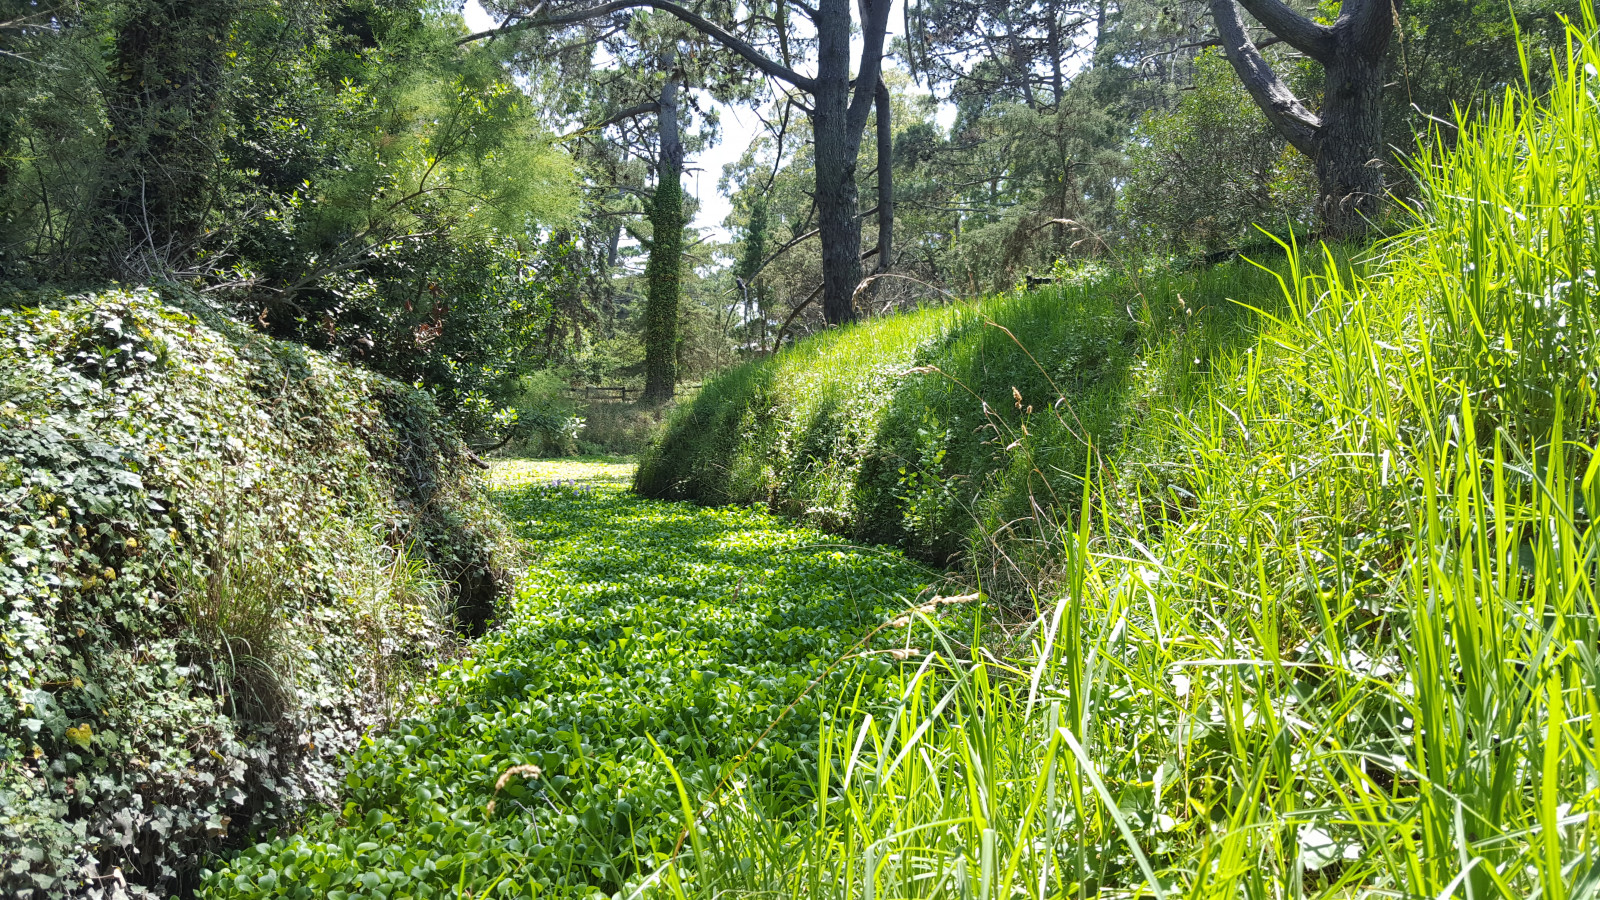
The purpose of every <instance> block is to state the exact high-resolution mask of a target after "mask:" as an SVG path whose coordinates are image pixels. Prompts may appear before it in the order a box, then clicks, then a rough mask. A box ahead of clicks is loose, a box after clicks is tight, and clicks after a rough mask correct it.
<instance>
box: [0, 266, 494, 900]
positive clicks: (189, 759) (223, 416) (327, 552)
mask: <svg viewBox="0 0 1600 900" xmlns="http://www.w3.org/2000/svg"><path fill="white" fill-rule="evenodd" d="M193 308H195V309H196V310H198V311H201V312H202V314H203V312H204V307H203V306H199V305H196V306H194V307H193ZM208 321H209V322H210V324H207V322H208ZM508 544H509V538H508V536H507V535H506V534H505V532H504V526H503V523H502V522H501V520H499V519H498V518H497V517H496V515H495V513H494V511H493V510H492V509H491V508H490V507H488V504H487V502H486V499H485V497H484V495H483V492H482V486H481V485H480V484H479V483H478V481H477V479H476V477H475V470H474V469H472V467H470V466H469V465H468V463H467V460H466V458H465V456H464V455H463V453H462V448H461V446H460V444H459V442H458V441H457V440H456V439H455V438H454V437H453V436H452V434H451V433H450V432H449V431H448V429H446V428H444V427H443V426H442V423H441V421H440V420H439V418H438V415H437V413H436V412H435V411H434V409H433V406H432V404H431V402H429V401H428V399H427V397H426V396H425V395H423V394H421V393H420V392H417V391H413V390H411V389H409V388H405V387H403V386H401V385H398V384H395V383H393V382H391V381H388V380H386V379H383V378H380V377H377V376H374V375H372V374H370V373H365V372H362V371H360V370H356V369H353V368H350V367H348V366H344V365H340V364H338V363H335V362H332V361H331V360H328V359H327V358H325V357H322V356H320V355H318V354H315V353H311V352H307V351H305V350H303V349H302V348H299V347H297V346H294V345H289V344H282V343H278V342H275V341H271V340H268V339H265V338H262V337H260V336H259V335H255V334H253V333H251V332H250V331H249V330H248V329H245V328H243V327H240V326H238V325H235V324H232V323H228V322H226V321H223V320H220V319H218V318H217V317H215V316H205V318H204V320H202V319H201V318H196V317H195V316H192V315H189V314H186V313H184V312H181V311H179V310H178V309H176V308H174V307H173V306H170V305H168V304H166V303H164V302H163V301H162V298H160V297H158V296H157V295H155V294H154V293H151V292H146V291H137V292H122V291H111V292H107V293H103V294H97V295H93V296H86V297H72V298H63V297H50V298H41V302H30V303H29V304H27V305H21V304H19V305H17V306H16V307H15V308H11V309H7V310H4V311H0V614H3V623H0V665H3V671H4V702H3V703H0V892H3V893H5V894H6V895H7V896H12V895H15V896H32V897H35V898H40V897H62V896H83V895H85V892H91V893H92V892H93V891H100V890H108V891H109V888H108V887H107V885H108V884H112V883H114V882H123V883H126V884H127V885H128V886H129V890H131V891H133V892H135V893H136V894H138V892H139V891H145V890H147V891H151V892H153V894H154V895H157V896H166V895H169V894H171V893H174V892H182V891H185V890H187V889H188V888H189V887H191V886H192V885H193V882H194V879H195V876H196V873H197V869H198V863H199V862H200V860H201V859H202V858H203V857H204V856H205V855H206V854H209V853H214V852H219V851H224V850H227V849H228V848H230V847H238V846H240V845H241V844H243V843H245V842H247V841H248V840H249V839H250V838H251V837H253V835H254V834H255V833H258V832H265V831H270V830H273V829H279V828H287V827H291V826H292V825H293V824H294V823H295V822H297V821H298V819H299V818H300V816H301V815H303V814H304V811H305V810H306V808H307V807H308V806H311V805H313V804H316V803H319V802H320V803H326V802H332V801H334V800H335V799H336V797H337V791H338V786H339V784H340V779H341V777H342V775H343V769H342V766H343V757H344V756H345V754H348V753H349V752H351V751H353V750H354V749H355V748H356V746H357V744H358V742H359V741H360V739H361V736H362V735H363V734H364V733H365V732H366V731H367V730H368V729H370V728H373V727H374V726H377V725H380V724H382V723H383V722H385V721H386V720H387V719H388V717H389V716H390V714H391V713H392V709H393V707H394V706H395V701H396V700H397V697H396V692H397V690H398V685H400V684H402V683H403V682H404V681H406V680H407V679H408V678H409V677H412V676H415V675H420V674H423V673H425V672H426V671H427V670H428V668H429V666H431V664H432V663H433V662H434V660H435V658H436V657H438V656H439V655H440V654H441V653H443V652H444V651H446V650H447V648H448V647H450V646H452V645H453V644H454V643H455V639H454V631H455V628H456V626H458V625H460V626H471V625H473V624H477V625H482V624H483V623H484V622H485V621H486V620H487V619H488V618H489V616H490V615H491V614H492V612H493V608H494V605H495V603H496V600H497V596H498V594H499V592H500V590H501V589H502V583H501V582H502V581H503V579H504V571H503V570H504V567H505V566H506V564H507V563H508V562H509V560H508V559H507V558H506V557H505V556H504V555H503V553H502V552H501V551H502V550H503V549H504V548H506V547H507V546H508ZM139 895H140V896H143V895H142V894H139Z"/></svg>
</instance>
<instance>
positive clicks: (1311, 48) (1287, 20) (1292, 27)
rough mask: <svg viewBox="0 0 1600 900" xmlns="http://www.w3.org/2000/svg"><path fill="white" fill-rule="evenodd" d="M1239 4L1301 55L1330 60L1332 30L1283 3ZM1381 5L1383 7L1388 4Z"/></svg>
mask: <svg viewBox="0 0 1600 900" xmlns="http://www.w3.org/2000/svg"><path fill="white" fill-rule="evenodd" d="M1239 3H1240V5H1242V6H1243V7H1244V8H1245V9H1247V10H1249V11H1250V15H1252V16H1255V17H1256V21H1258V22H1260V23H1261V24H1262V25H1265V26H1267V30H1268V31H1271V32H1272V33H1273V34H1275V35H1277V36H1278V37H1280V38H1283V42H1284V43H1286V44H1288V45H1289V46H1291V47H1293V48H1295V49H1296V50H1299V51H1300V52H1301V53H1304V54H1305V55H1307V56H1309V57H1311V58H1312V59H1314V60H1316V61H1317V62H1319V63H1323V64H1324V65H1326V64H1327V63H1328V61H1329V59H1331V58H1332V57H1333V29H1332V28H1329V27H1328V26H1326V25H1318V24H1317V23H1316V22H1313V21H1311V20H1310V19H1308V18H1306V17H1305V16H1302V15H1300V14H1299V13H1297V12H1295V11H1294V10H1292V9H1290V8H1289V7H1288V6H1287V5H1286V4H1284V2H1283V0H1239ZM1373 5H1376V4H1373ZM1384 6H1385V8H1387V6H1388V4H1384ZM1341 17H1342V16H1341ZM1218 30H1219V31H1220V30H1221V29H1220V28H1219V29H1218Z"/></svg>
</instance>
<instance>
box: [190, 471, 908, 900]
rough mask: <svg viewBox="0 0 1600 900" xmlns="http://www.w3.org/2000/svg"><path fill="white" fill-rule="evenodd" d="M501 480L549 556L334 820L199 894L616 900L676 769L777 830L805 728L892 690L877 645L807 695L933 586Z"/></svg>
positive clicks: (746, 521) (804, 786) (790, 806)
mask: <svg viewBox="0 0 1600 900" xmlns="http://www.w3.org/2000/svg"><path fill="white" fill-rule="evenodd" d="M500 465H501V468H500V469H499V470H498V471H497V473H496V475H497V484H498V485H499V486H500V487H501V489H502V494H501V500H502V502H503V504H504V506H505V508H506V510H507V511H508V512H509V514H510V515H511V517H512V518H513V519H514V520H515V521H517V522H518V523H519V524H518V529H519V532H520V535H521V537H523V538H524V539H526V540H527V541H529V542H530V543H531V545H532V546H533V547H534V548H536V550H537V552H538V553H539V559H538V560H537V561H536V562H535V563H533V565H532V568H531V571H530V572H529V574H528V577H527V578H526V580H525V581H523V582H522V583H521V585H520V587H519V589H518V591H517V594H516V599H515V600H514V601H513V602H512V604H511V609H510V610H509V612H508V614H507V617H506V621H505V623H504V625H503V627H501V628H498V629H496V631H495V632H494V633H493V634H491V635H490V636H488V637H486V638H485V639H484V640H482V641H481V642H479V643H478V644H477V645H476V646H475V647H474V648H473V651H472V652H471V653H470V654H469V655H467V656H466V657H465V659H464V660H463V661H462V663H461V664H460V665H458V666H455V667H454V668H452V669H450V670H448V671H446V672H444V673H442V674H441V675H440V677H439V678H438V679H437V680H436V681H435V682H434V684H433V687H432V694H433V696H432V697H431V698H430V699H431V703H428V702H425V703H423V704H422V705H421V710H422V711H421V712H420V713H418V714H416V715H414V716H413V717H411V718H408V719H406V720H404V721H402V722H400V723H398V724H397V725H396V726H395V727H394V728H392V729H391V730H389V731H388V732H387V733H386V734H384V735H383V736H381V737H375V738H374V739H373V740H371V741H370V742H368V743H366V744H364V745H363V747H362V749H361V751H360V753H359V754H358V755H357V756H356V758H355V760H354V763H353V766H352V768H351V771H350V775H349V777H348V779H347V780H346V782H345V802H344V805H343V808H342V809H341V810H339V811H338V812H337V813H330V814H329V815H328V816H327V817H326V818H324V819H322V820H320V821H317V822H314V823H312V824H311V825H310V826H309V827H308V828H307V829H305V830H304V831H303V832H302V833H301V834H300V835H298V836H296V837H293V838H289V839H286V840H280V841H277V842H274V843H267V844H261V845H259V846H257V847H255V848H254V849H252V850H250V851H248V852H246V853H245V854H242V855H241V856H239V857H237V858H235V859H234V860H233V861H232V862H231V863H230V864H228V865H227V866H226V868H224V869H222V870H221V871H219V872H217V873H216V874H215V875H213V877H212V878H211V879H210V880H209V881H208V882H207V883H206V886H205V893H206V894H207V895H209V896H212V897H218V898H263V897H292V898H313V897H316V898H321V897H327V898H330V900H345V898H349V897H357V896H360V897H380V896H381V897H464V896H467V895H468V894H470V895H471V896H474V897H490V896H493V897H503V896H517V897H528V896H589V895H592V894H593V893H594V891H595V889H596V888H598V889H600V890H602V891H604V892H605V893H607V894H611V893H613V892H616V891H619V890H621V889H623V888H624V887H625V886H628V885H630V884H636V883H637V882H638V881H639V879H641V878H643V877H646V874H647V873H649V872H650V871H652V870H653V869H655V868H656V867H657V866H658V865H659V863H660V862H661V861H662V860H663V859H665V858H666V857H667V855H668V854H669V853H670V852H671V851H672V849H673V846H674V843H675V842H676V841H677V839H678V836H679V834H680V832H681V829H682V828H683V824H684V816H683V812H682V810H683V805H682V803H681V802H680V797H679V794H678V787H677V786H676V785H675V784H674V782H673V780H672V777H673V776H672V771H673V770H675V771H676V772H677V773H678V774H679V775H680V776H681V777H682V779H683V789H684V791H685V792H686V795H687V799H686V802H688V803H689V804H690V805H691V806H693V807H696V808H699V807H701V806H702V805H703V804H705V803H707V802H711V801H712V800H713V797H714V796H715V798H716V800H717V801H719V802H725V803H739V802H753V800H752V798H755V797H760V798H764V799H763V801H762V802H768V803H771V804H774V805H775V806H778V807H783V809H771V810H770V812H772V813H774V814H775V818H776V819H777V820H778V821H782V820H783V819H784V818H787V817H786V816H785V815H784V812H785V810H788V811H789V812H796V811H799V810H800V808H801V807H803V806H804V805H805V804H806V801H807V800H808V799H809V798H810V797H811V792H812V790H813V787H814V785H815V784H816V783H817V770H816V752H817V744H818V742H817V735H818V726H819V723H821V722H822V721H823V720H824V719H825V717H828V716H830V715H835V714H837V713H838V712H839V705H840V704H850V703H853V702H859V703H870V702H871V701H872V700H873V698H874V697H877V696H879V695H881V694H882V693H883V692H885V691H888V690H889V689H890V687H891V685H892V684H893V683H894V681H895V680H896V679H891V678H888V677H886V676H889V675H891V674H892V673H894V672H896V671H897V670H898V667H899V665H900V664H899V663H897V662H896V661H895V660H896V656H897V654H896V653H894V652H892V650H891V646H892V644H893V642H894V641H895V640H903V639H904V633H903V632H901V631H899V630H893V629H891V630H886V631H885V632H884V633H883V635H882V637H881V638H880V641H879V645H878V646H877V648H876V649H868V650H866V651H864V652H861V653H858V654H855V655H854V656H853V657H852V658H850V659H849V660H848V661H846V662H845V663H844V664H843V665H842V666H840V667H839V668H837V669H836V670H834V673H833V674H832V675H830V676H829V677H828V678H825V679H823V680H822V682H821V684H819V686H818V687H817V688H816V689H815V690H812V691H811V692H810V693H807V687H808V685H810V684H811V683H812V681H813V679H816V678H817V676H818V675H819V674H821V673H823V672H825V671H827V668H828V666H830V665H831V664H832V663H834V662H835V661H836V660H838V659H840V658H841V657H844V656H847V655H850V654H851V649H852V647H854V646H855V645H856V644H857V643H858V641H859V640H860V639H861V638H862V636H863V635H864V634H867V633H869V632H870V631H872V630H873V629H874V628H875V627H876V626H878V625H879V624H880V623H882V622H884V621H885V620H886V619H887V618H893V616H895V615H897V614H898V612H899V611H903V610H904V608H905V606H906V604H907V603H909V602H912V601H913V600H914V599H915V598H916V597H917V595H918V593H919V592H920V591H921V590H922V589H923V587H924V586H925V583H926V581H927V576H928V573H927V572H926V571H924V570H922V569H920V568H919V567H917V566H915V565H913V564H911V563H908V562H906V561H905V560H904V559H903V558H901V557H900V556H899V555H898V554H894V553H889V552H885V551H882V550H879V549H876V548H871V547H859V546H846V545H841V544H839V543H838V542H836V541H833V540H830V539H825V538H824V537H823V535H821V534H820V533H818V532H816V531H813V530H810V529H805V528H800V527H797V526H795V525H792V524H789V523H786V522H784V521H783V520H780V519H777V518H774V517H772V516H770V515H768V514H767V513H765V512H761V511H757V510H753V509H746V508H738V507H725V508H721V509H703V508H697V507H694V506H690V505H688V504H683V503H662V502H659V501H649V500H644V499H641V498H639V497H637V496H636V495H633V494H631V493H627V492H626V491H625V490H624V487H625V486H624V485H623V484H619V483H617V481H618V480H620V479H618V478H617V477H616V473H615V472H614V471H609V472H608V471H606V468H605V467H603V466H592V467H588V468H591V469H595V470H598V471H596V472H593V473H592V474H594V475H597V476H598V477H596V478H592V479H588V480H585V479H582V478H578V479H574V478H572V477H571V475H572V473H571V472H570V470H562V469H560V468H552V467H551V466H550V465H549V464H539V463H522V462H509V463H502V464H500ZM608 476H609V477H608ZM899 655H904V654H899ZM802 696H803V697H804V699H803V700H801V701H800V702H799V703H798V704H796V705H795V706H794V707H793V708H792V709H790V710H789V711H788V712H787V714H785V709H786V708H787V707H789V705H790V704H791V703H792V702H793V701H795V699H796V698H799V697H802ZM774 722H777V723H778V724H777V725H776V727H775V728H773V729H772V731H771V732H770V733H768V734H766V736H765V738H763V739H762V741H761V743H760V746H759V749H757V750H756V751H755V752H754V753H753V754H752V755H751V756H750V758H749V759H748V761H746V762H745V763H744V764H743V765H742V766H738V765H737V761H738V760H739V759H740V757H741V756H742V755H743V754H744V753H745V752H746V751H747V750H749V749H750V748H751V747H752V745H753V744H754V743H755V742H756V740H757V738H759V737H761V736H762V734H763V732H764V731H765V730H766V729H767V728H768V727H769V726H771V725H772V724H773V723H774ZM658 747H659V750H658V749H657V748H658ZM664 760H670V762H671V764H672V769H669V768H668V766H667V765H665V764H664ZM719 784H721V785H723V790H722V793H721V794H720V795H719V794H718V793H717V790H718V785H719Z"/></svg>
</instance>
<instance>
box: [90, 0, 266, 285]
mask: <svg viewBox="0 0 1600 900" xmlns="http://www.w3.org/2000/svg"><path fill="white" fill-rule="evenodd" d="M237 5H238V4H237V2H236V0H198V2H197V0H145V2H141V3H138V4H136V5H134V8H133V9H132V11H131V12H130V13H129V16H128V18H127V20H126V21H124V22H123V24H122V26H121V27H120V28H119V29H118V30H117V35H116V38H115V44H114V59H113V62H112V67H111V72H110V78H109V79H108V81H107V85H108V88H107V90H106V117H107V120H108V124H109V126H110V127H109V129H108V131H107V141H106V157H107V162H108V164H109V165H108V171H107V181H106V184H105V185H104V189H103V190H104V193H103V194H102V197H103V207H104V210H105V214H106V216H107V219H108V220H109V223H110V224H112V225H113V226H114V227H116V228H117V229H118V230H120V231H121V232H122V233H123V236H124V237H125V238H126V239H128V240H129V241H130V242H131V244H132V245H134V246H142V247H143V250H144V252H145V254H146V255H148V256H149V257H151V258H152V262H153V263H155V264H156V265H160V264H161V263H162V262H164V261H167V260H170V259H171V258H172V257H173V256H176V255H181V254H184V253H187V252H188V251H190V250H192V249H193V248H192V246H191V244H192V243H193V242H194V241H195V240H196V239H197V238H198V237H199V235H200V233H201V231H202V230H203V228H204V226H205V219H206V215H207V213H208V212H209V204H210V201H211V197H210V185H211V179H212V174H213V170H214V169H215V167H216V165H217V162H218V160H217V159H216V153H217V139H218V129H217V127H216V126H217V121H218V118H219V116H220V114H221V96H220V95H221V88H222V78H223V75H224V73H225V71H226V68H227V56H226V53H227V44H228V34H229V31H230V30H231V27H232V23H233V19H234V16H235V13H236V12H237Z"/></svg>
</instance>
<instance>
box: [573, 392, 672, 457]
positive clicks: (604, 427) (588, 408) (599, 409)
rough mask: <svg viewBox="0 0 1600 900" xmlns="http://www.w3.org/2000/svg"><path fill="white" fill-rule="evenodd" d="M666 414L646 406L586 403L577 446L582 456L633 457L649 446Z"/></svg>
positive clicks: (659, 409) (660, 408)
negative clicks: (581, 451)
mask: <svg viewBox="0 0 1600 900" xmlns="http://www.w3.org/2000/svg"><path fill="white" fill-rule="evenodd" d="M666 416H667V411H666V410H665V409H663V408H662V407H659V406H652V405H650V404H646V403H603V402H602V403H594V402H591V403H588V404H586V405H585V406H584V408H583V427H582V428H581V429H580V430H579V431H578V446H579V447H580V448H581V449H582V450H583V452H584V453H588V454H596V455H606V456H636V455H638V454H639V453H642V452H643V451H644V450H645V448H646V447H648V446H650V441H651V440H653V439H654V438H655V436H656V433H657V432H658V431H660V429H661V423H662V422H663V421H665V420H666Z"/></svg>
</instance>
